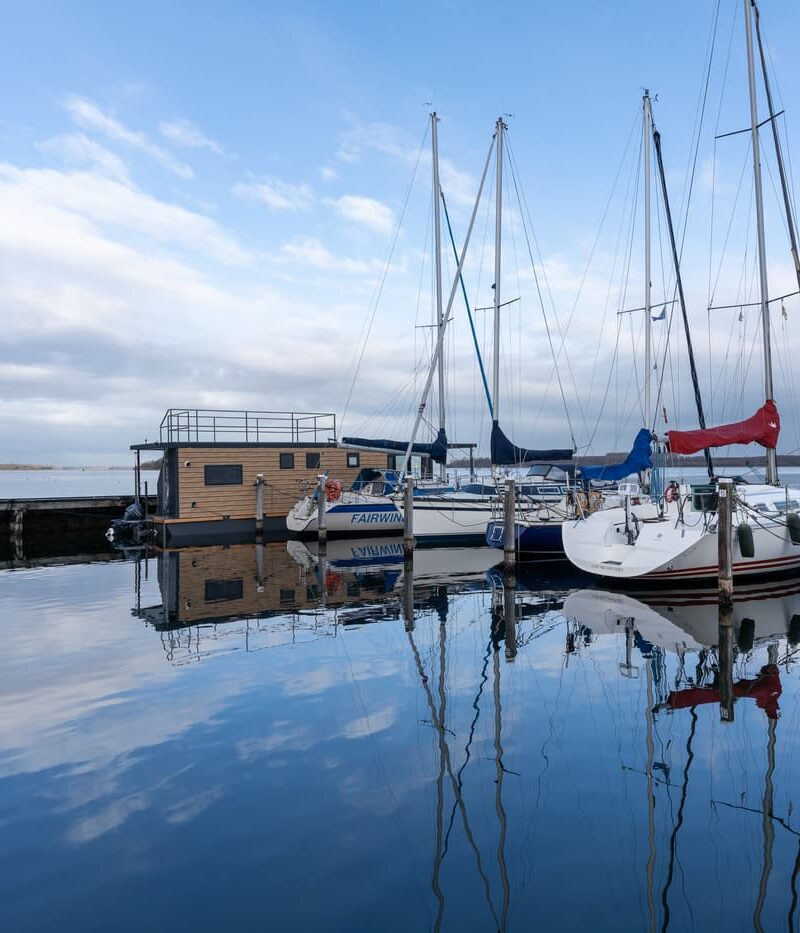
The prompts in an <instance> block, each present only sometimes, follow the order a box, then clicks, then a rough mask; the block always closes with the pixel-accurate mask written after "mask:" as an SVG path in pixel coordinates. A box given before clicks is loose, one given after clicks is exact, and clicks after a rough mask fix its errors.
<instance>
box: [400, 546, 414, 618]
mask: <svg viewBox="0 0 800 933" xmlns="http://www.w3.org/2000/svg"><path fill="white" fill-rule="evenodd" d="M403 621H404V623H405V628H406V631H407V632H413V631H414V562H413V561H412V560H409V561H406V565H405V568H404V570H403Z"/></svg>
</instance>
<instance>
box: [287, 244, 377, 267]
mask: <svg viewBox="0 0 800 933" xmlns="http://www.w3.org/2000/svg"><path fill="white" fill-rule="evenodd" d="M280 260H281V261H284V262H288V263H293V264H299V265H303V266H308V267H310V268H313V269H317V270H319V271H321V272H339V273H345V274H355V275H366V274H368V273H370V272H375V271H376V270H377V269H378V268H379V267H380V263H377V262H363V261H362V260H360V259H347V258H344V257H341V256H335V255H334V254H333V253H332V252H331V251H330V250H329V249H328V248H327V247H326V246H325V245H324V244H323V243H321V242H320V241H319V240H317V239H315V238H314V237H304V238H303V239H300V240H295V241H294V242H292V243H285V244H284V245H283V246H282V247H281V250H280Z"/></svg>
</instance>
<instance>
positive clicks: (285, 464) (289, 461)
mask: <svg viewBox="0 0 800 933" xmlns="http://www.w3.org/2000/svg"><path fill="white" fill-rule="evenodd" d="M280 468H281V469H282V470H293V469H294V454H281V455H280Z"/></svg>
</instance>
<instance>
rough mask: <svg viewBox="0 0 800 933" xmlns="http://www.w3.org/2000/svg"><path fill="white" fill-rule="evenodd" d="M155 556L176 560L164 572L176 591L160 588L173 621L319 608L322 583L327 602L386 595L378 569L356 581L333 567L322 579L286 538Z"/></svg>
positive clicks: (186, 622)
mask: <svg viewBox="0 0 800 933" xmlns="http://www.w3.org/2000/svg"><path fill="white" fill-rule="evenodd" d="M259 548H260V549H261V555H262V556H261V559H260V560H259V557H258V550H259ZM159 559H160V560H176V561H177V562H178V564H177V570H178V572H177V573H171V574H169V575H168V576H169V579H170V581H171V582H172V584H173V585H174V586H176V587H177V592H176V593H163V594H162V595H163V598H164V601H165V603H166V604H168V605H171V606H173V607H174V613H175V615H174V616H173V617H172V619H171V621H172V623H173V624H178V625H193V624H196V623H199V622H203V621H206V620H208V619H224V618H228V617H230V618H236V617H241V616H247V615H260V614H264V615H272V614H276V613H292V612H294V611H297V610H299V609H306V608H317V607H318V606H319V600H320V597H321V596H322V595H323V594H322V592H321V589H320V586H323V587H324V588H325V590H326V593H325V594H324V595H325V596H326V599H327V605H328V606H341V605H344V604H346V603H352V602H354V601H358V600H363V599H370V600H385V599H387V598H388V596H389V595H390V594H387V593H386V591H385V583H384V580H383V577H382V576H381V575H380V574H378V575H372V576H370V575H368V574H367V575H364V576H365V579H364V580H363V581H359V580H358V579H357V578H356V577H355V576H354V575H353V574H352V573H350V572H348V571H342V572H338V571H337V572H329V573H328V575H327V579H326V580H320V579H319V578H318V576H317V575H316V574H315V573H314V572H309V571H308V570H307V569H306V568H305V567H303V566H301V565H300V564H298V563H296V562H295V561H294V560H293V559H292V557H291V556H290V555H289V554H288V553H287V550H286V545H285V544H267V545H262V544H256V545H253V544H243V545H232V546H229V547H212V548H209V547H205V548H203V547H197V548H194V547H190V548H181V549H180V550H179V551H171V552H165V553H163V554H162V555H161V556H160V558H159ZM259 565H260V566H259ZM262 568H263V575H262V576H259V571H260V570H261V569H262Z"/></svg>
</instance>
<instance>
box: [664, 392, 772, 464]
mask: <svg viewBox="0 0 800 933" xmlns="http://www.w3.org/2000/svg"><path fill="white" fill-rule="evenodd" d="M780 430H781V419H780V416H779V415H778V408H777V406H776V405H775V402H773V401H772V399H769V400H768V401H767V402H765V404H764V405H763V406H762V407H761V408H759V409H758V411H757V412H756V413H755V414H754V415H753V417H752V418H747V419H746V420H745V421H737V422H736V423H735V424H722V425H720V426H719V427H717V428H704V429H703V428H699V429H698V430H696V431H669V432H668V436H669V449H670V451H671V452H672V453H674V454H696V453H697V451H698V450H704V449H705V448H706V447H726V446H727V445H728V444H752V443H756V444H761V446H762V447H773V448H774V447H777V445H778V435H779V434H780Z"/></svg>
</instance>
